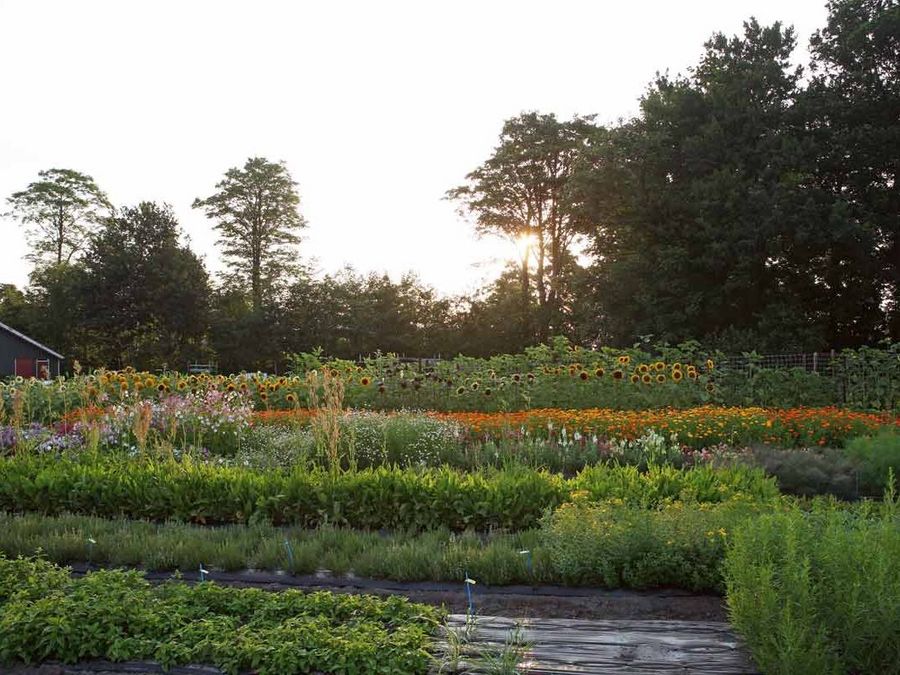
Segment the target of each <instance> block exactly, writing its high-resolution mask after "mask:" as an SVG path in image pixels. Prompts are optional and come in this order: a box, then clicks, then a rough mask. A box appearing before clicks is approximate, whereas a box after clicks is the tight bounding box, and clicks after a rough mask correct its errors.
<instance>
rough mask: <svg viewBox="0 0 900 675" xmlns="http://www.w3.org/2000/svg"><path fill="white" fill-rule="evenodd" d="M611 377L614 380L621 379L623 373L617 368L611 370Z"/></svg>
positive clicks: (623, 375)
mask: <svg viewBox="0 0 900 675" xmlns="http://www.w3.org/2000/svg"><path fill="white" fill-rule="evenodd" d="M612 377H613V379H614V380H621V379H622V378H623V377H625V373H623V372H622V371H621V370H619V369H618V368H617V369H616V370H614V371H613V372H612Z"/></svg>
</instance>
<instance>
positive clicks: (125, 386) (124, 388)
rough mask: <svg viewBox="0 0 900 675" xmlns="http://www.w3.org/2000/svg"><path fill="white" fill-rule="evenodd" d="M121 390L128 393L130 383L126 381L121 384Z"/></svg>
mask: <svg viewBox="0 0 900 675" xmlns="http://www.w3.org/2000/svg"><path fill="white" fill-rule="evenodd" d="M119 390H120V391H128V383H127V382H126V381H125V380H122V381H121V382H119Z"/></svg>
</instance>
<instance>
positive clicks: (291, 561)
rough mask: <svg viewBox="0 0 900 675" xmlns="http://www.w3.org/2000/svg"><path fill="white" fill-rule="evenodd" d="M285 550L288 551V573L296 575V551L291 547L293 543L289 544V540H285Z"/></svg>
mask: <svg viewBox="0 0 900 675" xmlns="http://www.w3.org/2000/svg"><path fill="white" fill-rule="evenodd" d="M284 549H285V550H286V551H287V557H288V572H290V573H291V574H293V573H294V549H293V548H292V547H291V542H289V541H288V540H287V539H285V540H284Z"/></svg>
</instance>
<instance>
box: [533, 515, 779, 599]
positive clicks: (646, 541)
mask: <svg viewBox="0 0 900 675" xmlns="http://www.w3.org/2000/svg"><path fill="white" fill-rule="evenodd" d="M768 508H771V507H765V506H760V505H753V504H752V503H750V502H747V501H746V500H734V501H731V502H726V503H722V504H715V505H686V504H683V503H681V502H676V503H672V504H668V505H666V506H663V507H661V508H659V509H642V508H636V507H634V506H629V505H626V504H622V503H615V502H610V503H605V504H592V503H589V502H575V503H570V504H564V505H563V506H561V507H560V508H558V509H557V510H556V511H554V512H553V513H552V514H548V515H547V516H546V517H545V518H544V521H543V524H542V534H543V544H544V546H545V547H546V549H547V551H548V555H549V557H550V560H551V565H552V568H553V570H554V572H555V574H557V575H558V576H559V578H560V579H561V580H563V581H564V582H565V583H568V584H576V585H591V586H593V585H598V586H604V587H606V588H620V587H627V588H639V589H640V588H653V587H657V586H672V587H678V588H684V589H688V590H694V591H714V592H721V591H722V590H723V583H722V571H721V565H722V561H723V559H724V556H725V547H726V542H727V540H728V538H729V537H730V536H731V532H732V531H733V530H734V528H735V527H736V526H737V525H739V524H740V523H742V522H743V521H744V520H745V519H747V518H748V517H750V516H755V515H757V514H759V513H760V512H761V511H764V510H767V509H768Z"/></svg>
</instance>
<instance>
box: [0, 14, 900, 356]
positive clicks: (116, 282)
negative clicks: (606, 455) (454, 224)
mask: <svg viewBox="0 0 900 675" xmlns="http://www.w3.org/2000/svg"><path fill="white" fill-rule="evenodd" d="M827 8H828V19H827V24H826V25H825V26H824V27H823V28H821V29H820V30H818V31H817V32H816V33H815V34H814V35H813V36H812V37H811V39H810V66H809V68H808V69H807V70H806V71H805V70H804V69H802V68H800V67H797V66H792V65H791V61H790V59H791V55H792V53H793V51H794V49H795V47H796V45H797V38H796V35H795V33H794V31H793V29H791V28H788V27H785V26H783V25H781V24H780V23H775V24H773V25H770V26H763V25H760V24H759V23H758V22H757V21H756V20H753V19H751V20H750V21H748V22H746V23H745V25H744V29H743V32H742V34H740V35H735V36H730V37H729V36H726V35H724V34H721V33H717V34H715V35H713V36H712V37H711V38H710V40H709V41H708V42H707V43H706V44H705V47H704V52H703V55H702V57H701V58H700V60H699V62H698V63H697V64H696V65H695V66H694V67H693V68H691V69H689V71H688V72H687V73H686V74H681V75H678V76H670V75H668V74H658V75H657V76H656V77H655V79H654V80H653V82H652V83H651V84H650V85H649V87H648V89H647V91H646V93H645V94H644V96H643V97H642V99H641V101H640V110H639V113H638V115H637V116H636V117H634V118H633V119H630V120H624V121H621V122H619V123H617V124H614V125H606V126H604V125H600V124H597V123H596V118H595V117H593V116H576V117H574V118H572V119H569V120H559V119H557V117H556V116H555V115H552V114H541V113H539V112H528V113H523V114H521V115H519V116H517V117H514V118H512V119H509V120H507V121H506V122H505V123H504V124H503V127H502V131H501V134H500V138H499V142H498V144H497V146H496V147H495V148H494V150H493V152H492V153H491V154H490V156H489V157H487V158H486V159H485V161H484V162H483V163H482V164H481V165H480V166H478V167H476V168H475V169H474V170H473V171H471V172H470V173H469V174H468V175H467V176H465V177H464V178H463V180H462V181H461V183H460V185H458V186H456V187H453V188H451V189H449V190H448V191H447V195H446V196H447V199H449V200H451V201H453V202H454V203H455V204H457V206H458V207H459V210H460V212H461V213H462V214H463V215H464V216H465V218H467V219H469V220H470V221H471V222H472V223H473V225H474V227H475V230H476V231H477V232H479V233H490V234H499V235H501V236H505V237H508V238H509V239H510V240H512V241H515V242H516V243H517V244H518V246H519V250H520V257H519V260H518V261H517V262H515V263H511V264H510V265H509V266H508V267H507V269H505V270H504V271H503V272H502V273H501V274H500V276H499V277H498V278H497V279H496V280H494V281H493V282H491V283H490V284H488V285H486V286H485V287H484V288H482V289H480V290H479V291H477V292H476V293H474V294H472V295H470V296H460V297H442V296H440V295H439V294H438V293H437V292H436V291H435V290H434V289H432V288H430V287H428V286H426V285H424V284H423V283H421V282H420V281H419V280H418V279H417V278H416V277H415V276H414V275H412V274H408V275H406V276H404V277H403V278H402V279H400V280H399V281H396V282H395V281H392V280H391V279H390V278H389V277H388V276H387V275H385V274H374V273H373V274H360V273H357V272H355V271H354V270H352V269H349V268H348V269H345V270H343V271H341V272H339V273H337V274H332V275H324V276H320V275H316V274H314V273H313V271H312V270H311V269H310V268H309V266H308V265H307V264H306V263H305V262H304V258H303V257H302V255H301V254H302V252H303V248H302V244H301V235H302V231H303V228H304V227H305V226H306V221H305V220H304V218H303V217H302V215H301V210H300V200H299V197H298V194H297V186H296V184H295V182H294V181H293V179H292V178H291V175H290V173H289V171H288V169H287V167H286V166H285V165H284V164H283V163H278V162H272V161H269V160H267V159H265V158H259V157H257V158H250V159H249V160H247V162H246V163H245V164H244V165H243V166H241V167H235V168H232V169H229V170H228V171H227V172H226V173H225V174H224V176H223V178H222V180H221V181H220V182H219V183H218V184H217V185H216V187H215V191H214V192H213V193H212V194H211V195H209V196H207V197H199V198H197V199H196V200H195V201H194V204H193V206H194V208H196V209H199V210H200V211H202V212H203V213H204V214H205V215H206V216H207V217H208V218H209V219H210V221H211V223H212V226H213V227H214V228H215V230H216V231H217V233H218V235H219V247H220V250H221V253H222V256H223V260H224V262H225V263H226V270H227V271H226V273H225V274H223V275H221V276H220V277H219V278H217V279H215V280H213V279H211V278H210V276H209V274H208V273H207V271H206V269H205V268H204V266H203V263H202V261H201V260H200V259H199V258H198V257H197V256H196V255H195V254H194V253H193V252H192V251H191V249H190V247H189V245H188V244H187V243H185V241H184V237H183V236H182V232H181V230H180V227H179V224H178V222H177V220H176V218H175V216H174V214H173V212H172V210H171V208H170V207H168V206H166V205H164V204H155V203H149V202H145V203H140V204H137V205H134V206H127V207H121V208H115V207H114V206H113V205H112V204H111V203H110V201H109V199H108V198H107V196H106V195H105V193H104V192H103V191H102V190H101V189H100V187H99V186H97V185H96V183H95V182H94V180H93V179H92V178H91V177H90V176H88V175H86V174H83V173H80V172H77V171H72V170H68V169H50V170H47V171H42V172H41V173H40V174H39V176H38V178H37V180H36V181H34V182H32V183H31V184H30V185H28V186H27V187H26V188H24V189H23V190H21V191H19V192H16V193H14V194H12V195H11V196H10V197H9V198H8V200H7V203H8V204H9V207H10V209H9V214H10V215H11V216H12V217H13V218H15V219H16V220H18V221H19V222H21V223H22V224H23V225H24V226H26V227H27V228H28V239H29V244H30V259H31V260H32V262H33V264H34V268H33V271H32V273H31V276H30V281H29V284H28V286H27V288H25V289H18V288H15V287H12V286H5V287H2V288H0V321H3V322H4V323H8V324H11V325H14V326H16V327H17V328H19V329H21V330H24V331H26V332H27V333H29V334H31V335H33V336H34V337H35V338H36V339H39V340H41V341H43V342H46V343H47V344H50V345H52V346H54V348H57V349H59V350H61V351H63V352H64V353H65V354H67V355H68V356H70V357H72V358H78V359H79V360H80V361H81V362H82V363H86V364H90V365H108V366H123V365H134V366H137V367H147V368H159V367H163V366H164V365H168V366H170V367H183V365H184V364H185V363H187V362H190V361H210V360H217V361H218V362H219V364H220V366H221V367H222V368H223V369H225V370H240V369H256V368H261V369H266V370H271V369H273V368H275V367H277V366H278V364H279V363H280V361H281V359H282V358H283V356H284V354H285V353H290V352H299V351H311V350H312V349H314V348H316V347H321V348H322V349H323V350H324V351H325V352H327V353H328V354H331V355H334V356H342V357H355V356H356V355H357V354H365V353H371V352H374V351H376V350H382V351H391V352H397V353H404V354H407V355H415V356H430V355H434V354H439V353H440V354H445V355H450V354H456V353H460V352H462V353H467V354H472V355H487V354H492V353H498V352H504V351H517V350H520V349H521V348H522V347H524V346H526V345H528V344H533V343H535V342H542V341H546V340H548V339H549V338H550V337H551V336H553V335H565V336H567V337H569V338H570V339H571V340H572V341H574V342H576V343H579V344H583V345H597V344H604V345H613V346H626V345H631V344H634V343H635V342H639V341H644V342H648V341H653V342H669V343H677V342H682V341H687V340H699V341H702V342H704V343H706V344H708V345H710V346H711V347H716V348H719V349H723V350H725V351H744V350H752V349H756V350H757V351H795V350H796V351H806V350H809V351H812V350H823V349H830V348H836V349H839V348H844V347H855V346H859V345H863V344H874V343H876V342H878V341H879V340H882V339H886V338H889V339H894V340H897V339H900V247H898V234H900V184H898V173H900V72H898V71H900V3H898V0H833V1H832V2H829V3H828V5H827Z"/></svg>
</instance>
